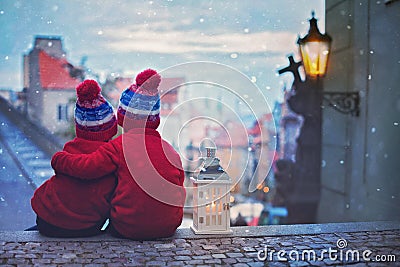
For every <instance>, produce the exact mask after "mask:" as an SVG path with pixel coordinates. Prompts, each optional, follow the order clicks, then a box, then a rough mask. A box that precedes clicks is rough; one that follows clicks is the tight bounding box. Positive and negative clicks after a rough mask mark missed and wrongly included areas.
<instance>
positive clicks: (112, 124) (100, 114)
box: [75, 80, 117, 141]
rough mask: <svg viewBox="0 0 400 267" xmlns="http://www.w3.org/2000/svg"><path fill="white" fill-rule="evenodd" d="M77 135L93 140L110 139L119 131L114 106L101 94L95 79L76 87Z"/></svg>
mask: <svg viewBox="0 0 400 267" xmlns="http://www.w3.org/2000/svg"><path fill="white" fill-rule="evenodd" d="M76 94H77V100H76V105H75V131H76V136H77V137H80V138H83V139H87V140H92V141H108V140H110V139H111V138H112V137H113V136H114V135H115V134H116V133H117V120H116V118H115V114H114V110H113V107H112V106H111V105H110V103H109V102H108V101H107V100H106V99H104V97H103V96H102V95H101V88H100V86H99V84H98V83H97V82H96V81H95V80H85V81H83V82H81V83H80V84H79V85H78V86H77V87H76Z"/></svg>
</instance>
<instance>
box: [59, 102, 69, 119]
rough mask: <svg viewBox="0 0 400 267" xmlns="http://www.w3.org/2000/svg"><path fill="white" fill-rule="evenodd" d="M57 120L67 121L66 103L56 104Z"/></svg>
mask: <svg viewBox="0 0 400 267" xmlns="http://www.w3.org/2000/svg"><path fill="white" fill-rule="evenodd" d="M58 120H59V121H68V120H69V118H68V105H67V104H59V105H58Z"/></svg>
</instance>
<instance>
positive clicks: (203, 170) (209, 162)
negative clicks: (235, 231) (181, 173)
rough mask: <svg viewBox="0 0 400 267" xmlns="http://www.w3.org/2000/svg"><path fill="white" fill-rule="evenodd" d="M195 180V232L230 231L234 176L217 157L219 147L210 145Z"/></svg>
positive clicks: (193, 227)
mask: <svg viewBox="0 0 400 267" xmlns="http://www.w3.org/2000/svg"><path fill="white" fill-rule="evenodd" d="M206 150H207V157H202V158H201V161H202V163H201V164H200V167H199V168H197V170H196V171H195V173H194V177H191V178H190V179H191V181H192V182H193V225H192V226H191V228H192V230H193V231H194V233H195V234H230V233H232V230H231V229H230V209H229V200H230V187H231V184H232V180H231V179H230V177H229V176H228V174H227V173H226V172H225V171H224V170H223V168H222V167H221V166H220V164H219V162H220V160H219V159H218V158H216V157H215V152H216V148H214V147H207V148H206Z"/></svg>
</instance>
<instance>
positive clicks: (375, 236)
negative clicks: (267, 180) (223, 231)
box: [0, 228, 400, 267]
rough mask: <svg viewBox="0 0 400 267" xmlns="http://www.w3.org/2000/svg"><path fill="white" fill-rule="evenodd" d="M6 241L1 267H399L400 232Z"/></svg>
mask: <svg viewBox="0 0 400 267" xmlns="http://www.w3.org/2000/svg"><path fill="white" fill-rule="evenodd" d="M267 229H268V228H267ZM4 239H6V238H2V239H0V240H1V241H0V265H2V266H43V265H48V266H59V265H66V266H93V267H95V266H236V267H242V266H254V267H255V266H310V265H314V266H336V265H351V266H384V265H389V266H399V265H400V229H397V230H385V231H359V232H339V233H320V234H300V235H297V234H294V235H284V236H279V235H274V236H268V232H265V234H264V235H259V236H247V237H246V236H238V234H237V232H236V234H235V235H233V236H226V237H209V236H208V237H206V238H199V237H196V238H192V237H188V238H172V239H164V240H158V241H132V240H124V239H113V238H110V237H108V238H101V237H99V238H98V239H90V238H89V239H84V238H81V239H79V240H70V239H49V238H47V239H46V238H42V239H41V237H40V236H39V237H38V238H35V240H34V241H21V240H16V241H15V240H14V241H13V240H4ZM8 239H9V238H8ZM357 255H358V256H357ZM363 256H364V258H363ZM367 259H369V260H370V261H367Z"/></svg>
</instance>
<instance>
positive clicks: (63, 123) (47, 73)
mask: <svg viewBox="0 0 400 267" xmlns="http://www.w3.org/2000/svg"><path fill="white" fill-rule="evenodd" d="M23 78H24V79H23V80H24V92H25V94H26V113H27V116H28V118H29V119H30V120H31V121H33V122H35V123H39V124H41V125H42V126H44V127H45V128H47V129H48V130H49V131H50V132H52V133H56V134H63V133H64V132H66V131H67V130H68V128H69V127H70V121H71V120H72V118H73V107H74V103H75V101H74V100H75V95H76V94H75V88H76V86H77V85H78V84H79V82H80V81H81V80H82V79H83V71H82V70H81V69H79V68H76V67H74V66H73V65H72V64H71V63H69V62H68V60H67V58H66V52H65V51H64V50H63V47H62V40H61V37H54V36H37V37H36V38H35V41H34V46H33V48H32V50H31V51H29V53H28V54H27V55H24V77H23Z"/></svg>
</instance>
